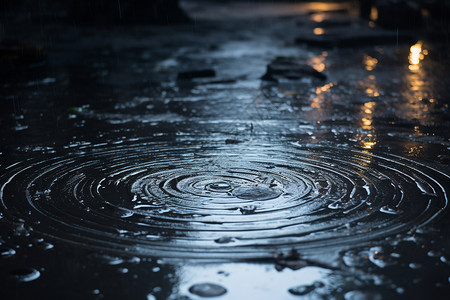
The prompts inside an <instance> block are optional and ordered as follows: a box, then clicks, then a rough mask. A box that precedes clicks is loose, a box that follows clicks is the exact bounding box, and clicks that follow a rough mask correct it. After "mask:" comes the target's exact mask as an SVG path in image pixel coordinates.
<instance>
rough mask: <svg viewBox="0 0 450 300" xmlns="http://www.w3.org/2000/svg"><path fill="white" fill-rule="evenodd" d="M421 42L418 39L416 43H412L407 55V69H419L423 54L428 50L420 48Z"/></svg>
mask: <svg viewBox="0 0 450 300" xmlns="http://www.w3.org/2000/svg"><path fill="white" fill-rule="evenodd" d="M422 47H423V42H422V41H419V42H417V44H415V45H412V46H411V48H410V49H409V50H410V53H409V56H408V60H409V70H411V71H412V72H417V71H419V68H420V62H421V61H422V60H423V59H424V58H425V55H428V50H426V49H422Z"/></svg>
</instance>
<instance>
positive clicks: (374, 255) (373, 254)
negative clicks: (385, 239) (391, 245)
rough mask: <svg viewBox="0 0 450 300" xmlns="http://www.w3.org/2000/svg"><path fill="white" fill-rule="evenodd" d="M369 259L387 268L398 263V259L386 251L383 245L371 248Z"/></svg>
mask: <svg viewBox="0 0 450 300" xmlns="http://www.w3.org/2000/svg"><path fill="white" fill-rule="evenodd" d="M369 260H370V261H371V262H372V263H373V264H374V265H377V266H378V267H380V268H386V267H389V266H393V265H396V264H397V260H396V259H395V258H394V257H392V256H391V255H389V254H388V253H385V251H384V250H383V249H382V248H381V247H372V248H370V254H369Z"/></svg>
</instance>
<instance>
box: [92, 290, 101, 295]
mask: <svg viewBox="0 0 450 300" xmlns="http://www.w3.org/2000/svg"><path fill="white" fill-rule="evenodd" d="M92 294H94V295H99V294H100V290H99V289H94V290H92Z"/></svg>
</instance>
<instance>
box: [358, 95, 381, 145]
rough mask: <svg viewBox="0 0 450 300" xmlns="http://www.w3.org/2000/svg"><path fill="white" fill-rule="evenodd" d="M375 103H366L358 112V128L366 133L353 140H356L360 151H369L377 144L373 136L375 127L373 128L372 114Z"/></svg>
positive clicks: (359, 134)
mask: <svg viewBox="0 0 450 300" xmlns="http://www.w3.org/2000/svg"><path fill="white" fill-rule="evenodd" d="M375 106H376V102H373V101H372V102H366V103H364V105H363V106H361V110H360V118H361V119H360V126H361V128H362V129H363V130H364V131H366V132H368V133H358V134H356V135H355V138H356V139H357V140H358V143H359V144H360V146H361V148H362V149H365V150H371V149H373V148H374V147H375V145H376V144H377V137H376V135H375V127H374V126H373V114H374V110H375Z"/></svg>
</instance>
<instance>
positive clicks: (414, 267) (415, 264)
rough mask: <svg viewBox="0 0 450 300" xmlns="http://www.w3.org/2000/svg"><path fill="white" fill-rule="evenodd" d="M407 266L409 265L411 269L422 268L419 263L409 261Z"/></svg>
mask: <svg viewBox="0 0 450 300" xmlns="http://www.w3.org/2000/svg"><path fill="white" fill-rule="evenodd" d="M409 267H410V268H411V269H414V270H417V269H420V268H422V265H421V264H418V263H410V264H409Z"/></svg>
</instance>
